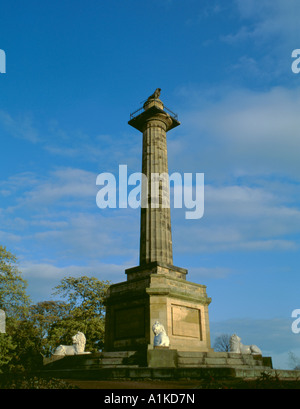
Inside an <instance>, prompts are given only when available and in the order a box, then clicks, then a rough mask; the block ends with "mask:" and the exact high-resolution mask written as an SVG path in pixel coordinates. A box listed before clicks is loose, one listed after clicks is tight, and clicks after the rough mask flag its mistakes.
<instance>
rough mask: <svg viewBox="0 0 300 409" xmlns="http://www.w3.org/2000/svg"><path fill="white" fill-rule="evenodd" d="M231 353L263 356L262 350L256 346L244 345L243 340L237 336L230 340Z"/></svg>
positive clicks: (234, 335)
mask: <svg viewBox="0 0 300 409" xmlns="http://www.w3.org/2000/svg"><path fill="white" fill-rule="evenodd" d="M230 352H235V353H237V354H252V355H262V352H261V350H260V349H259V348H258V347H257V346H256V345H243V344H242V343H241V338H240V337H238V336H237V335H236V334H233V335H232V336H231V338H230Z"/></svg>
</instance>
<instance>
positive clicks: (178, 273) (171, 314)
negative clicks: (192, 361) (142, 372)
mask: <svg viewBox="0 0 300 409" xmlns="http://www.w3.org/2000/svg"><path fill="white" fill-rule="evenodd" d="M126 273H127V277H128V281H126V282H122V283H118V284H113V285H112V286H110V288H109V293H108V297H107V302H106V331H105V335H106V338H105V350H106V351H125V350H131V351H136V350H140V349H145V350H147V349H148V348H149V347H150V348H151V346H152V345H153V340H154V334H153V332H152V326H153V324H154V322H155V321H159V322H160V323H161V324H163V326H164V327H165V330H166V332H167V335H168V337H169V339H170V349H176V350H178V351H199V352H201V351H202V352H207V351H211V346H210V333H209V321H208V305H209V303H210V301H211V299H210V298H208V297H207V294H206V287H205V286H204V285H200V284H195V283H191V282H189V281H186V280H185V275H186V273H187V271H186V270H184V269H181V268H177V267H175V266H168V265H164V264H159V263H155V262H154V263H150V264H148V265H147V266H144V267H141V266H140V267H136V268H133V269H128V270H126Z"/></svg>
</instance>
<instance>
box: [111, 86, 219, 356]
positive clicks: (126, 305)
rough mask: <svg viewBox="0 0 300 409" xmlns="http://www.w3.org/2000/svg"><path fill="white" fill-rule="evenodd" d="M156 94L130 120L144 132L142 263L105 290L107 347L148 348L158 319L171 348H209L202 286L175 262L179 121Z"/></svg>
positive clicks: (207, 321) (204, 290) (141, 227)
mask: <svg viewBox="0 0 300 409" xmlns="http://www.w3.org/2000/svg"><path fill="white" fill-rule="evenodd" d="M159 96H160V89H159V88H158V89H157V90H156V91H155V92H154V94H153V95H151V96H150V97H149V98H148V99H147V100H146V102H145V103H144V105H143V107H142V108H140V109H138V110H137V111H135V112H134V113H133V114H131V116H130V121H129V122H128V123H129V125H131V126H132V127H134V128H135V129H137V130H138V131H140V132H141V133H142V135H143V153H142V173H143V175H144V176H145V177H144V178H143V180H142V195H141V204H142V206H141V225H140V264H139V266H137V267H132V268H128V269H127V270H125V273H126V275H127V281H125V282H121V283H117V284H113V285H111V286H110V288H109V290H108V295H107V299H106V323H105V350H106V351H126V350H127V351H128V350H130V351H137V350H148V351H149V350H150V349H151V348H153V343H154V334H153V331H152V327H153V324H154V323H155V322H156V321H158V322H159V323H160V324H162V325H163V326H164V328H165V330H166V332H167V335H168V337H169V340H170V348H171V349H172V350H178V351H210V350H211V347H210V331H209V319H208V305H209V304H210V302H211V299H210V298H209V297H207V294H206V286H205V285H202V284H196V283H192V282H188V281H187V280H186V275H187V270H186V269H184V268H180V267H176V266H174V265H173V252H172V233H171V216H170V192H169V179H168V157H167V139H166V137H167V132H168V131H170V130H171V129H173V128H175V127H176V126H178V125H180V122H179V121H178V120H177V115H176V114H174V113H173V112H172V111H170V110H169V109H167V108H166V107H165V106H164V104H163V103H162V101H161V100H160V99H159Z"/></svg>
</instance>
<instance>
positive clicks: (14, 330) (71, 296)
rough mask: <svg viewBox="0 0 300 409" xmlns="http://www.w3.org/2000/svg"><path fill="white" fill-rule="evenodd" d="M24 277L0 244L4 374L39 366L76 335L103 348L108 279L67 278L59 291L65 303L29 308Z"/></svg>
mask: <svg viewBox="0 0 300 409" xmlns="http://www.w3.org/2000/svg"><path fill="white" fill-rule="evenodd" d="M21 274H22V273H21V272H20V271H19V270H18V268H17V258H16V257H15V256H14V255H13V254H12V253H10V252H9V251H7V250H6V248H5V247H3V246H0V309H2V310H4V311H5V313H6V333H5V334H2V333H0V374H1V372H5V373H8V372H10V373H12V372H18V373H19V372H20V371H21V372H22V371H27V370H31V369H35V368H37V367H38V366H40V365H41V364H42V358H43V356H47V357H49V356H50V355H51V354H52V353H53V352H54V350H55V348H56V347H57V346H58V345H60V344H66V345H71V344H72V336H73V335H75V333H76V332H77V331H81V332H83V333H84V334H85V335H86V339H87V344H86V350H87V351H90V352H96V351H98V350H99V349H101V348H102V346H103V343H104V326H105V324H104V319H105V308H104V300H105V295H106V291H107V289H108V287H109V282H108V281H100V280H98V279H97V278H94V277H86V276H82V277H78V278H74V277H68V278H64V279H62V280H61V282H60V284H59V285H58V286H57V287H55V288H54V289H55V290H56V291H55V293H54V294H56V295H59V296H60V298H61V300H59V301H42V302H39V303H37V304H35V305H30V298H29V297H28V296H27V294H26V289H27V282H26V280H24V279H23V278H22V275H21Z"/></svg>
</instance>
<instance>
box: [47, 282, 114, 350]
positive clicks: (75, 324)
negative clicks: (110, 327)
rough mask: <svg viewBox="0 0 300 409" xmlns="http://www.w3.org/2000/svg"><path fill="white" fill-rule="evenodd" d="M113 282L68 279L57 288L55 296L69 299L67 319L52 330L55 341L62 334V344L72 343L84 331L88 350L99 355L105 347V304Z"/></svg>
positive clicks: (66, 300) (64, 318) (65, 317)
mask: <svg viewBox="0 0 300 409" xmlns="http://www.w3.org/2000/svg"><path fill="white" fill-rule="evenodd" d="M108 287H109V281H100V280H98V279H97V278H95V277H86V276H82V277H78V278H74V277H67V278H64V279H63V280H61V283H60V285H58V286H56V287H55V289H56V291H55V293H54V294H55V295H60V296H61V297H62V298H64V299H65V303H66V304H65V308H66V310H65V316H64V317H63V319H62V320H61V321H60V322H58V323H57V325H55V326H54V327H53V328H52V332H51V334H50V336H52V338H53V337H54V338H55V336H57V335H59V334H60V342H59V343H66V342H68V343H70V342H71V337H72V336H73V335H74V334H75V333H76V332H77V331H81V332H83V333H84V334H85V336H86V339H87V343H86V350H88V351H90V352H96V351H98V350H99V349H101V348H102V347H103V343H104V327H105V307H104V301H105V296H106V292H107V289H108Z"/></svg>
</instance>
